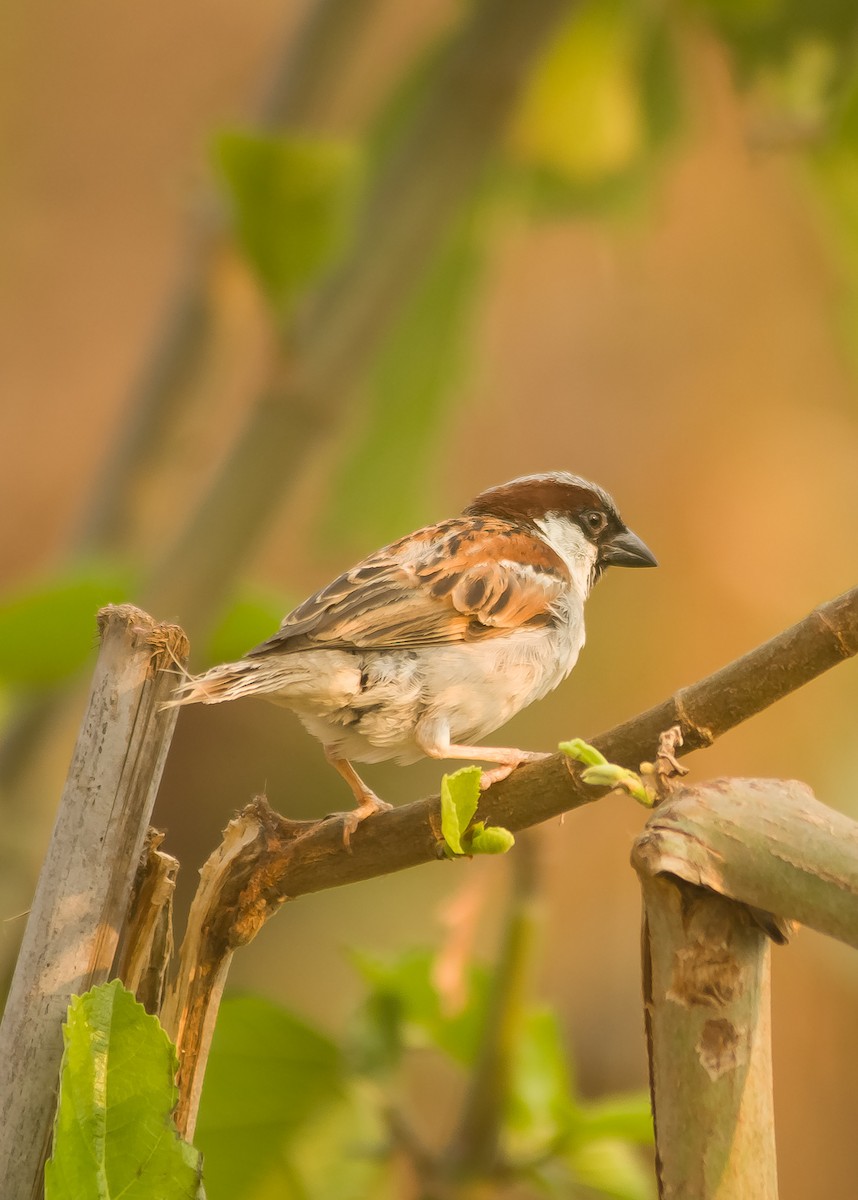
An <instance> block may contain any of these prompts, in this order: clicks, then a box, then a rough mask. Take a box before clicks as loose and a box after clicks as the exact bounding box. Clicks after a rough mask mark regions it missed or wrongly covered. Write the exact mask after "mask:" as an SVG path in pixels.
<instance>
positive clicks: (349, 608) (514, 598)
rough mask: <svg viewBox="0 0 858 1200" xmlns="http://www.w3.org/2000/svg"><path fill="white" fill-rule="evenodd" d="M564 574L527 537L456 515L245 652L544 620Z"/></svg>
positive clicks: (462, 634)
mask: <svg viewBox="0 0 858 1200" xmlns="http://www.w3.org/2000/svg"><path fill="white" fill-rule="evenodd" d="M567 580H568V571H567V569H566V566H565V564H564V562H563V560H562V559H561V558H560V557H559V555H557V554H556V553H555V552H554V551H553V550H552V549H551V547H550V546H548V545H547V544H546V543H545V542H544V541H542V539H541V538H538V537H537V536H536V535H535V534H531V533H529V532H528V531H526V530H522V529H521V528H520V527H517V526H515V525H513V524H511V523H509V522H506V521H504V520H500V519H498V518H492V517H480V516H475V517H460V518H457V519H455V520H452V521H445V522H443V523H442V524H440V525H433V526H430V527H429V528H427V529H423V530H419V531H418V532H417V533H416V534H411V535H410V536H409V537H407V538H403V539H402V540H401V541H399V542H394V543H393V545H391V546H388V547H386V548H385V549H384V550H379V551H378V552H377V553H376V554H373V555H371V556H370V557H369V558H367V559H365V560H364V561H363V562H362V563H359V564H358V565H357V566H356V567H353V568H352V570H350V571H347V572H346V573H345V574H344V575H341V576H340V577H339V578H338V579H335V580H334V582H333V583H331V584H329V585H328V586H327V587H325V588H323V589H322V590H321V591H319V592H316V594H315V595H314V596H311V597H310V598H309V600H305V601H304V603H303V604H301V605H299V606H298V608H296V609H294V610H293V611H292V612H291V613H289V615H288V616H287V617H286V618H285V619H284V621H283V624H282V625H281V627H280V630H279V631H278V632H277V633H276V634H275V635H274V637H272V638H269V640H268V641H267V642H263V643H262V645H261V646H257V647H256V648H255V649H254V650H251V651H250V654H251V655H260V654H270V653H275V652H279V653H283V652H287V653H288V652H292V651H296V650H306V649H310V648H312V647H316V648H322V647H325V648H328V649H339V648H354V647H367V648H368V647H374V648H382V647H389V648H391V649H415V648H417V647H420V646H433V645H450V644H452V643H456V642H471V641H477V640H480V639H483V638H492V637H499V636H501V635H503V634H505V633H508V632H509V630H511V629H516V628H520V627H522V626H525V627H534V626H538V625H544V624H547V623H548V622H549V621H550V620H551V619H552V615H553V605H554V603H555V602H556V600H557V598H558V597H559V595H560V594H561V592H562V590H563V588H564V585H565V584H566V582H567Z"/></svg>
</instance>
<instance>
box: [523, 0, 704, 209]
mask: <svg viewBox="0 0 858 1200" xmlns="http://www.w3.org/2000/svg"><path fill="white" fill-rule="evenodd" d="M682 110H683V106H682V97H681V87H680V74H679V69H678V66H677V53H676V49H675V38H674V31H673V25H672V24H671V22H670V21H669V20H668V18H667V14H666V13H664V12H662V11H660V10H657V9H655V8H653V6H652V5H648V4H643V3H640V2H639V0H588V3H586V4H585V5H584V6H582V7H578V8H576V9H575V10H574V12H573V14H572V16H571V17H570V19H569V20H568V21H567V23H566V24H565V25H564V26H563V27H562V29H561V31H560V33H559V35H558V36H557V38H556V39H555V40H554V41H553V42H552V44H551V46H550V47H549V49H548V51H547V52H546V54H545V56H544V57H543V59H542V61H541V63H540V64H539V65H538V67H537V69H536V70H535V72H534V75H533V78H532V81H531V84H530V86H529V88H528V90H527V91H526V93H525V96H524V100H523V102H522V104H521V106H520V109H519V112H518V115H517V118H516V120H515V122H514V123H513V126H512V128H511V133H510V139H509V144H508V148H507V149H508V157H507V164H508V165H507V174H506V183H507V186H508V187H512V188H514V189H515V191H516V192H517V193H518V196H519V198H520V199H521V200H522V201H523V202H524V203H525V204H526V205H527V207H528V208H529V209H530V211H531V212H532V213H533V214H534V215H536V216H543V217H545V216H548V217H556V216H564V215H570V214H580V213H596V214H599V215H605V214H607V213H609V212H612V211H617V210H620V209H625V208H628V206H629V204H630V202H632V201H634V200H636V199H637V197H638V196H640V195H641V194H643V193H644V192H645V190H646V189H647V188H648V187H649V186H650V185H651V183H652V180H653V178H654V167H655V165H656V157H655V156H656V154H657V152H658V151H659V150H660V149H661V147H662V146H663V145H664V144H665V143H666V141H667V140H668V138H670V137H671V136H673V134H674V133H675V132H676V130H677V129H678V128H679V126H680V124H681V121H682Z"/></svg>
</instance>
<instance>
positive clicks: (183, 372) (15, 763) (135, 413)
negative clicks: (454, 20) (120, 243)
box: [0, 0, 378, 789]
mask: <svg viewBox="0 0 858 1200" xmlns="http://www.w3.org/2000/svg"><path fill="white" fill-rule="evenodd" d="M377 4H378V0H317V2H316V3H314V4H313V5H312V6H311V8H310V12H309V14H308V18H307V20H306V22H305V24H304V26H303V28H302V29H300V30H299V32H298V34H297V36H295V37H294V38H289V39H288V40H287V43H286V45H285V47H284V50H283V53H282V54H281V58H280V61H279V63H278V65H277V68H276V69H275V72H274V78H273V80H272V82H271V84H270V87H269V95H268V97H267V99H266V100H265V101H264V102H263V104H262V106H261V111H260V114H259V117H258V120H257V126H258V128H260V129H261V130H268V131H275V130H279V129H282V128H290V129H295V130H299V131H306V132H307V133H312V132H313V131H315V130H316V129H317V127H318V126H319V125H321V124H322V114H323V113H324V111H325V109H326V106H327V105H328V103H329V102H330V95H331V93H332V92H333V91H334V89H335V84H336V80H337V78H338V76H339V75H340V74H341V73H342V70H343V67H344V64H345V62H346V61H347V58H348V55H349V54H350V53H352V52H353V47H354V43H355V40H356V39H357V38H358V37H360V35H361V32H362V29H363V27H364V26H365V25H366V23H367V22H368V21H369V20H370V18H371V16H372V13H373V11H374V9H375V8H376V7H377ZM197 213H198V215H197V219H196V222H195V223H194V225H193V226H192V228H191V230H190V232H189V240H190V246H189V248H188V250H187V251H186V262H185V264H184V267H183V270H182V274H181V277H180V279H179V281H178V283H177V286H176V290H175V294H174V295H173V296H171V297H169V298H168V299H167V301H166V304H165V308H166V314H165V316H164V319H163V321H162V324H161V327H160V329H159V331H158V333H157V334H156V339H155V344H154V346H153V347H152V349H151V351H150V355H149V359H148V361H147V362H146V363H145V364H144V366H143V369H142V371H141V373H140V376H139V378H138V379H137V380H136V382H135V383H134V384H133V385H132V394H131V397H130V400H129V403H128V406H127V411H126V415H125V418H124V423H123V425H122V426H121V427H120V430H119V433H118V438H117V441H116V444H115V445H114V446H113V447H112V449H111V452H110V454H109V456H108V459H107V461H106V462H105V464H104V466H103V469H102V471H101V474H100V476H99V478H98V479H97V480H96V483H95V486H94V488H93V491H92V494H91V496H90V497H89V500H88V502H87V505H86V510H85V513H84V515H83V518H82V522H81V528H80V532H79V534H78V536H77V538H76V540H75V542H74V544H73V545H72V547H71V549H70V557H71V558H72V560H73V561H74V560H79V561H84V562H86V561H91V560H93V559H95V560H102V561H110V560H113V561H114V562H117V563H131V562H136V563H137V565H138V569H139V565H142V564H140V563H139V555H140V554H141V553H143V552H144V548H145V545H146V536H145V529H146V527H147V525H148V522H149V520H150V517H149V514H148V506H149V499H150V497H151V494H152V488H153V485H154V486H157V479H158V477H159V474H160V472H161V471H162V469H163V468H164V466H165V465H166V460H167V459H168V457H169V455H170V451H171V443H172V437H173V435H174V432H175V430H176V428H177V426H178V425H179V424H180V422H181V418H182V416H183V414H184V412H185V410H186V409H187V408H188V407H189V406H190V405H191V404H192V403H193V402H194V401H195V400H198V392H199V389H200V387H201V386H202V384H203V383H204V381H205V364H206V362H207V361H208V359H209V358H210V357H211V355H212V353H213V341H214V339H215V338H216V336H217V327H216V322H214V320H213V306H214V303H215V301H214V298H213V296H212V294H211V293H212V273H213V268H214V260H215V257H216V254H217V249H218V245H219V240H220V237H221V236H222V233H223V226H224V221H223V215H222V213H221V212H220V210H219V209H218V208H217V207H216V206H215V205H214V204H213V203H212V202H211V201H210V199H208V198H207V199H206V200H205V201H204V202H202V203H200V204H199V205H198V210H197ZM103 574H104V572H103V571H102V575H103ZM106 582H107V581H106V580H105V579H102V581H101V584H100V586H101V587H103V586H104V585H105V584H106ZM108 586H110V585H108ZM113 588H114V594H113V596H112V597H111V598H112V599H114V600H116V599H121V598H123V595H124V593H125V591H126V589H127V590H128V591H129V592H130V591H132V590H133V585H131V586H129V580H128V579H127V578H126V579H123V580H122V582H121V583H119V581H118V580H117V581H114V583H113ZM117 591H119V592H121V593H122V595H120V594H117ZM103 599H104V598H102V599H101V600H99V601H97V602H96V603H95V604H94V605H91V604H90V610H91V611H92V610H94V609H95V608H97V607H98V606H99V605H100V604H101V603H103ZM57 678H61V676H58V677H57ZM60 702H61V697H60V696H59V695H58V694H57V693H56V692H53V693H51V692H47V693H39V694H37V695H36V696H35V697H33V698H31V699H26V698H24V699H22V700H21V701H20V702H19V704H18V706H17V708H16V709H15V710H13V713H12V715H11V717H10V718H8V719H7V723H6V728H4V730H3V735H2V738H0V784H2V785H3V786H5V787H9V788H12V789H14V787H15V780H16V776H17V772H18V770H19V769H21V768H22V767H24V766H25V765H26V763H27V762H28V761H29V760H30V759H31V757H32V756H33V755H34V754H35V753H36V751H37V748H38V746H39V742H40V740H41V738H42V737H43V736H45V735H46V732H47V728H48V725H49V723H50V720H51V716H52V714H53V713H54V712H55V711H56V709H57V706H58V704H59V703H60Z"/></svg>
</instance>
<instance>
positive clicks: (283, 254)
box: [213, 131, 358, 308]
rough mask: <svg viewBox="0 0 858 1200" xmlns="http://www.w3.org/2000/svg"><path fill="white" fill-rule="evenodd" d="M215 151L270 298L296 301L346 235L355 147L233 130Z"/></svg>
mask: <svg viewBox="0 0 858 1200" xmlns="http://www.w3.org/2000/svg"><path fill="white" fill-rule="evenodd" d="M213 154H214V159H215V163H216V166H217V169H218V171H219V173H220V175H221V177H222V179H223V180H224V182H225V184H226V187H227V189H228V191H229V195H230V199H231V202H232V209H233V217H234V222H235V230H236V235H237V237H238V240H239V242H240V244H241V246H242V249H243V250H244V253H245V254H246V255H247V258H248V259H249V261H250V263H251V264H252V266H253V267H254V269H255V271H256V273H257V274H258V276H259V279H260V282H261V283H262V286H263V287H264V288H265V290H266V292H267V293H268V295H269V298H270V299H271V300H272V301H273V302H274V304H275V305H276V306H277V307H278V308H283V307H285V306H288V304H289V303H290V302H291V301H292V300H293V299H294V297H295V295H296V294H297V293H298V292H299V291H300V290H301V288H303V287H304V286H305V285H306V284H307V283H309V282H310V281H312V280H313V279H315V278H316V277H317V276H318V275H319V274H320V272H321V271H322V270H323V268H324V267H325V266H327V264H328V263H329V262H330V260H331V258H332V257H333V255H334V253H335V252H336V250H337V249H338V248H339V247H340V245H341V244H342V242H343V241H344V239H345V235H346V232H347V230H348V227H349V224H350V217H351V214H352V211H353V208H354V199H355V196H356V192H357V178H358V156H357V154H356V152H355V149H354V147H352V146H351V145H349V144H348V143H345V142H339V141H333V140H323V139H322V138H310V137H294V136H292V137H286V136H283V137H272V136H266V135H264V134H258V133H246V132H239V131H230V132H225V133H221V134H220V135H219V136H218V137H217V138H216V140H215V143H214V150H213Z"/></svg>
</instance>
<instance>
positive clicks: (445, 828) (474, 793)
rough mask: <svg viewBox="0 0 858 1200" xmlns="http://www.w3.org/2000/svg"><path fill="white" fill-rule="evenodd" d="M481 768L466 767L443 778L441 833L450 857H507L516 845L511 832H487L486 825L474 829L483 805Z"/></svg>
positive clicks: (495, 827)
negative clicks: (473, 823)
mask: <svg viewBox="0 0 858 1200" xmlns="http://www.w3.org/2000/svg"><path fill="white" fill-rule="evenodd" d="M481 775H482V771H481V770H480V768H479V767H462V768H461V770H459V771H455V772H454V773H453V774H452V775H444V776H442V778H441V832H442V834H443V835H444V842H445V843H446V850H447V853H448V855H449V856H450V857H454V856H456V855H468V856H471V855H474V854H506V852H507V851H508V850H511V849H512V847H513V846H514V845H515V838H514V837H513V835H512V834H511V833H510V831H509V830H508V829H503V828H502V827H501V826H499V825H492V826H491V827H490V828H486V823H485V821H477V823H476V824H475V825H471V821H472V820H473V817H474V814H475V813H476V811H477V807H478V805H479V803H480V777H481Z"/></svg>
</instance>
